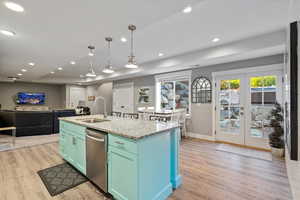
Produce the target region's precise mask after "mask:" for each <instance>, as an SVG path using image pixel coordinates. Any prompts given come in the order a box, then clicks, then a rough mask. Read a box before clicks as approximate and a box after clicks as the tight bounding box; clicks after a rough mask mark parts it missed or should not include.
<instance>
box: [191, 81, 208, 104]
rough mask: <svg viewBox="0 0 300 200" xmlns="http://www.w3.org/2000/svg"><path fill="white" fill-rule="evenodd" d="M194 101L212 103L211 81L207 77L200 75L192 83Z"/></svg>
mask: <svg viewBox="0 0 300 200" xmlns="http://www.w3.org/2000/svg"><path fill="white" fill-rule="evenodd" d="M192 103H211V83H210V80H209V79H208V78H206V77H203V76H202V77H198V78H196V79H195V80H194V81H193V84H192Z"/></svg>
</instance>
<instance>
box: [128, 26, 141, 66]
mask: <svg viewBox="0 0 300 200" xmlns="http://www.w3.org/2000/svg"><path fill="white" fill-rule="evenodd" d="M128 30H129V31H131V44H130V46H131V47H130V55H129V57H128V58H129V59H128V63H127V64H126V65H125V67H126V68H130V69H136V68H138V67H139V66H138V65H137V64H136V61H135V56H134V54H133V31H135V30H136V26H135V25H132V24H131V25H129V26H128Z"/></svg>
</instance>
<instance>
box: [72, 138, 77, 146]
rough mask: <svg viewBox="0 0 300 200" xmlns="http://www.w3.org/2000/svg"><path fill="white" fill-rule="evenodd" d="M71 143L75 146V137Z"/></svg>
mask: <svg viewBox="0 0 300 200" xmlns="http://www.w3.org/2000/svg"><path fill="white" fill-rule="evenodd" d="M72 143H73V145H76V141H75V137H72Z"/></svg>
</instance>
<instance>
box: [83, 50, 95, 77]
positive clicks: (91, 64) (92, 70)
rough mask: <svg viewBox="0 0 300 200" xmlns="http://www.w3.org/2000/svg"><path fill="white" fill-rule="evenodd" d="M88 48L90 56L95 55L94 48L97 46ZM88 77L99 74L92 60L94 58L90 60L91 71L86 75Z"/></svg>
mask: <svg viewBox="0 0 300 200" xmlns="http://www.w3.org/2000/svg"><path fill="white" fill-rule="evenodd" d="M88 49H89V54H88V55H89V56H94V50H95V47H94V46H88ZM85 76H86V77H96V76H97V74H96V73H95V71H94V68H93V62H92V59H91V60H90V69H89V72H88V73H87V74H86V75H85Z"/></svg>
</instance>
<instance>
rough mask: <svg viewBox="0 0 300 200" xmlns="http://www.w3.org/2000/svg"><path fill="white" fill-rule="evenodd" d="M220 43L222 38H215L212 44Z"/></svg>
mask: <svg viewBox="0 0 300 200" xmlns="http://www.w3.org/2000/svg"><path fill="white" fill-rule="evenodd" d="M219 41H220V38H214V39H213V40H212V42H219Z"/></svg>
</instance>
